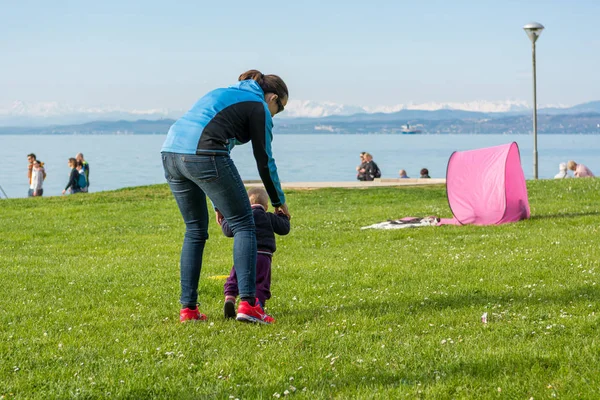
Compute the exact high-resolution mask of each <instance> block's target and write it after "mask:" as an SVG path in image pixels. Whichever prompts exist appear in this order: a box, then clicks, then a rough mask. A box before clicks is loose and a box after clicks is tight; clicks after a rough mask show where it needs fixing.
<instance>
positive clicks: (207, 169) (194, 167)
mask: <svg viewBox="0 0 600 400" xmlns="http://www.w3.org/2000/svg"><path fill="white" fill-rule="evenodd" d="M181 167H182V170H183V171H182V172H183V173H184V175H187V178H188V179H191V180H192V181H195V182H212V181H215V180H217V179H219V170H218V169H217V163H216V161H215V156H198V155H185V156H182V157H181Z"/></svg>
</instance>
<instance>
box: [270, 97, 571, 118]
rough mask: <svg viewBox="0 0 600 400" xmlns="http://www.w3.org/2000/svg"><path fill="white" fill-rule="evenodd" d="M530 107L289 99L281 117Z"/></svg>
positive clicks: (522, 105) (523, 105)
mask: <svg viewBox="0 0 600 400" xmlns="http://www.w3.org/2000/svg"><path fill="white" fill-rule="evenodd" d="M546 107H548V108H550V107H552V108H567V107H568V106H565V105H548V106H540V107H538V108H539V109H542V108H546ZM530 109H531V106H530V105H529V103H527V102H526V101H523V100H505V101H487V100H481V101H471V102H465V103H434V102H430V103H407V104H396V105H391V106H353V105H346V104H338V103H333V102H327V101H321V102H319V101H301V100H290V101H289V103H288V105H287V106H286V107H285V113H284V114H282V117H287V118H293V117H312V118H315V117H329V116H332V115H352V114H359V113H366V114H372V113H394V112H398V111H402V110H424V111H436V110H461V111H476V112H485V113H495V112H522V111H528V110H530Z"/></svg>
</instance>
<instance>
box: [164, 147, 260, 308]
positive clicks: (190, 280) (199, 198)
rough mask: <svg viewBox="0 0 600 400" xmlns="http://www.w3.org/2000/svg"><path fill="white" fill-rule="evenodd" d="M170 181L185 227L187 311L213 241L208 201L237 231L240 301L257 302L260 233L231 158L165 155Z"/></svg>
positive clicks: (235, 249) (195, 297) (184, 302)
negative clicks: (257, 263) (209, 234)
mask: <svg viewBox="0 0 600 400" xmlns="http://www.w3.org/2000/svg"><path fill="white" fill-rule="evenodd" d="M162 161H163V168H164V170H165V178H166V179H167V182H169V187H170V188H171V192H172V193H173V196H174V197H175V201H176V202H177V205H178V206H179V211H180V212H181V215H182V217H183V221H184V222H185V236H184V239H183V247H182V249H181V261H180V274H181V275H180V279H181V299H180V302H181V304H182V306H183V307H191V308H194V307H195V306H196V303H197V301H198V281H199V280H200V271H201V269H202V254H203V252H204V245H205V244H206V240H207V239H208V220H209V219H210V218H212V216H211V217H209V215H208V207H207V204H206V196H208V197H209V198H210V200H211V201H212V202H213V204H214V206H215V207H216V208H217V209H218V210H219V211H220V212H221V214H223V216H224V217H225V219H226V220H227V223H228V224H229V226H230V227H231V230H232V231H233V265H234V266H235V271H236V274H237V278H238V288H239V292H240V297H242V298H252V299H253V298H254V297H255V291H256V231H255V228H254V218H253V217H252V208H251V206H250V200H248V194H247V192H246V188H245V187H244V183H243V182H242V178H241V177H240V174H239V173H238V171H237V168H236V167H235V165H234V164H233V161H232V160H231V158H229V157H228V156H203V155H195V154H176V153H162Z"/></svg>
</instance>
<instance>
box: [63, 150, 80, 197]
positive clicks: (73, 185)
mask: <svg viewBox="0 0 600 400" xmlns="http://www.w3.org/2000/svg"><path fill="white" fill-rule="evenodd" d="M69 168H71V172H70V173H69V182H67V186H66V187H65V189H64V190H63V191H62V194H65V193H66V192H67V190H68V191H69V193H71V194H74V193H79V192H81V189H80V187H79V172H77V160H75V159H74V158H72V157H71V158H69Z"/></svg>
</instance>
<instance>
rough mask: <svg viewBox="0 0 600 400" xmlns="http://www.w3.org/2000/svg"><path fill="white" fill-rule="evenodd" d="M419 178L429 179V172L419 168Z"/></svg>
mask: <svg viewBox="0 0 600 400" xmlns="http://www.w3.org/2000/svg"><path fill="white" fill-rule="evenodd" d="M419 178H420V179H429V178H431V177H430V176H429V170H428V169H427V168H421V176H420V177H419Z"/></svg>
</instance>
